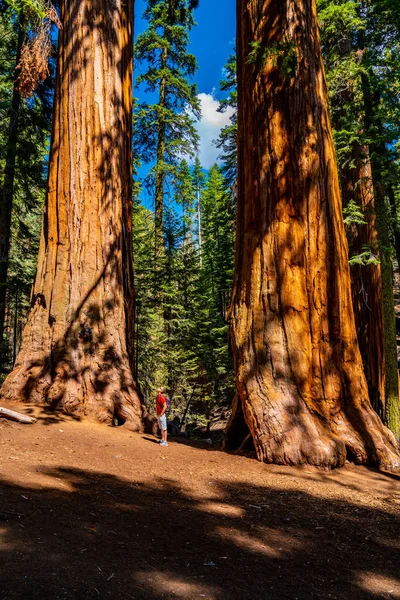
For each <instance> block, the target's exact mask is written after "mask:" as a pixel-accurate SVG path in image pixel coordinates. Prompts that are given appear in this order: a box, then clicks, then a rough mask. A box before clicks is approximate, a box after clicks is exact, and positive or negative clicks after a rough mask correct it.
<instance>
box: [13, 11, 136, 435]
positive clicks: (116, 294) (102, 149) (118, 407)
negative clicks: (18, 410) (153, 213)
mask: <svg viewBox="0 0 400 600" xmlns="http://www.w3.org/2000/svg"><path fill="white" fill-rule="evenodd" d="M61 17H62V24H63V28H62V30H61V32H60V42H59V58H58V73H57V81H56V89H55V107H54V122H53V133H52V141H51V152H50V165H49V177H48V188H47V196H46V203H45V210H44V220H43V230H42V237H41V243H40V251H39V259H38V268H37V274H36V280H35V283H34V287H33V290H32V299H31V310H30V314H29V318H28V323H27V325H26V328H25V331H24V336H23V343H22V348H21V351H20V353H19V356H18V358H17V361H16V364H15V369H14V371H13V372H12V373H11V374H10V375H9V377H8V378H7V380H6V381H5V383H4V385H3V388H2V390H1V393H2V396H3V397H6V398H10V399H22V400H26V401H33V402H42V401H45V402H47V403H48V404H50V405H51V406H58V407H62V408H63V409H64V410H65V411H67V412H69V413H76V414H78V415H83V414H86V415H90V416H91V417H93V418H96V419H98V420H101V421H104V422H111V421H112V420H113V419H115V418H118V419H119V420H120V421H125V420H127V421H130V422H131V425H132V427H135V428H140V426H141V420H142V412H143V410H142V405H141V402H140V399H139V396H138V393H137V389H136V384H135V381H134V379H133V376H132V367H133V364H132V357H133V337H134V326H133V325H134V324H133V312H134V298H133V295H132V294H133V293H132V283H133V282H132V279H133V275H132V260H131V247H132V244H131V163H132V156H131V108H132V84H131V77H132V30H133V0H128V1H123V0H113V2H108V1H107V0H95V1H94V2H93V1H89V0H63V2H62V3H61Z"/></svg>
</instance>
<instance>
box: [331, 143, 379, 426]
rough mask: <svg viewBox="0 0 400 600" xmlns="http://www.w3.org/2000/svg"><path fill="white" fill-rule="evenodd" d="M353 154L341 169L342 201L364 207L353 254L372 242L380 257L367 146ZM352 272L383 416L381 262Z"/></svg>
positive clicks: (372, 386)
mask: <svg viewBox="0 0 400 600" xmlns="http://www.w3.org/2000/svg"><path fill="white" fill-rule="evenodd" d="M353 158H354V160H355V162H356V165H357V166H356V168H352V169H350V168H349V169H341V189H342V201H343V205H344V206H347V204H348V203H349V202H350V200H354V201H355V202H356V203H357V204H358V206H359V207H360V208H361V211H362V213H363V215H364V220H365V224H362V225H352V226H351V230H350V231H349V232H348V234H349V237H350V254H351V255H354V254H359V253H361V252H362V249H363V246H370V247H371V249H372V250H373V252H374V254H375V255H376V256H377V257H379V249H378V235H377V231H376V214H375V200H374V189H373V183H372V172H371V162H370V159H369V148H368V146H364V147H363V148H358V149H357V151H356V150H355V151H354V155H353ZM350 274H351V292H352V298H353V308H354V315H355V321H356V329H357V338H358V344H359V348H360V352H361V357H362V361H363V365H364V372H365V375H366V378H367V384H368V391H369V397H370V400H371V404H372V406H373V408H374V410H375V411H376V412H377V413H378V415H379V416H380V417H381V418H382V417H383V416H384V408H385V352H384V341H383V340H384V329H383V311H382V274H381V265H380V264H374V263H372V264H369V265H355V266H353V267H352V268H351V269H350Z"/></svg>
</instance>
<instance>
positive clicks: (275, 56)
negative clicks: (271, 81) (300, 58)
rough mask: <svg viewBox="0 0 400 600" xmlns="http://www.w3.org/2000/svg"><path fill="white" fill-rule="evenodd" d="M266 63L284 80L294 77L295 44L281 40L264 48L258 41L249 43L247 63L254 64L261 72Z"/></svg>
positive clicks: (295, 62) (295, 61)
mask: <svg viewBox="0 0 400 600" xmlns="http://www.w3.org/2000/svg"><path fill="white" fill-rule="evenodd" d="M267 61H271V63H272V66H273V67H275V68H277V69H278V70H279V72H280V74H281V76H282V77H283V78H284V79H289V78H291V77H293V76H294V74H295V71H296V66H297V54H296V44H295V42H294V41H290V40H288V39H286V38H283V39H282V40H280V41H279V42H276V43H274V44H271V45H269V46H264V45H262V44H260V42H259V41H258V40H254V41H252V42H250V51H249V53H248V55H247V63H248V64H254V65H255V66H256V68H257V70H259V71H261V69H263V68H264V66H265V64H266V63H267Z"/></svg>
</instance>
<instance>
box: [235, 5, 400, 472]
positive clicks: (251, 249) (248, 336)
mask: <svg viewBox="0 0 400 600" xmlns="http://www.w3.org/2000/svg"><path fill="white" fill-rule="evenodd" d="M237 40H238V41H237V44H238V99H239V100H238V105H239V115H238V122H239V148H238V156H239V166H238V209H237V237H236V264H235V275H234V286H233V299H232V305H231V325H232V334H233V335H232V344H233V349H234V356H235V369H236V375H237V391H238V394H239V396H240V398H241V401H242V407H243V414H244V417H245V419H246V422H247V424H248V426H249V428H250V430H251V432H252V435H253V439H254V441H255V446H256V450H257V455H258V457H259V459H260V460H263V461H265V462H277V463H281V464H301V463H311V464H315V465H319V466H322V467H325V468H329V467H334V466H340V465H343V464H344V462H345V460H346V454H347V455H348V456H349V457H350V458H352V459H353V460H355V461H356V462H359V463H367V462H368V463H370V464H377V465H380V466H382V467H384V468H390V469H398V468H400V457H399V454H398V446H397V443H396V440H395V439H394V436H393V435H392V434H391V433H390V432H389V431H387V430H386V429H385V428H383V426H382V424H381V422H380V420H379V418H378V416H377V415H376V413H375V412H374V411H373V409H372V407H371V405H370V402H369V399H368V389H367V385H366V381H365V377H364V374H363V369H362V362H361V357H360V354H359V350H358V346H357V339H356V330H355V324H354V314H353V308H352V300H351V294H350V277H349V266H348V248H347V243H346V238H345V232H344V225H343V217H342V213H341V202H340V194H339V185H338V178H337V173H336V164H335V154H334V147H333V140H332V134H331V127H330V120H329V113H328V105H327V93H326V84H325V78H324V74H323V65H322V59H321V53H320V47H319V39H318V26H317V16H316V12H315V3H314V2H313V1H311V0H304V1H302V2H291V1H290V2H282V3H278V2H260V3H258V4H257V3H253V4H246V3H245V2H242V1H239V2H238V36H237ZM249 40H251V41H252V43H253V45H250V44H249ZM260 132H262V133H261V134H260Z"/></svg>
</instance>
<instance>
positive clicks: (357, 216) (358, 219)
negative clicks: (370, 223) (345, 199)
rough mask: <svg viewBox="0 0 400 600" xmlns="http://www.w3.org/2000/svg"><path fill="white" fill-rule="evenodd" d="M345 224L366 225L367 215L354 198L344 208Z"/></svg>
mask: <svg viewBox="0 0 400 600" xmlns="http://www.w3.org/2000/svg"><path fill="white" fill-rule="evenodd" d="M343 215H344V223H345V225H353V224H356V225H366V224H367V221H366V220H365V215H364V213H363V211H362V210H361V208H360V207H359V205H358V204H356V202H355V201H354V200H353V199H352V200H350V202H349V203H348V205H347V206H346V207H345V208H344V209H343Z"/></svg>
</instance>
